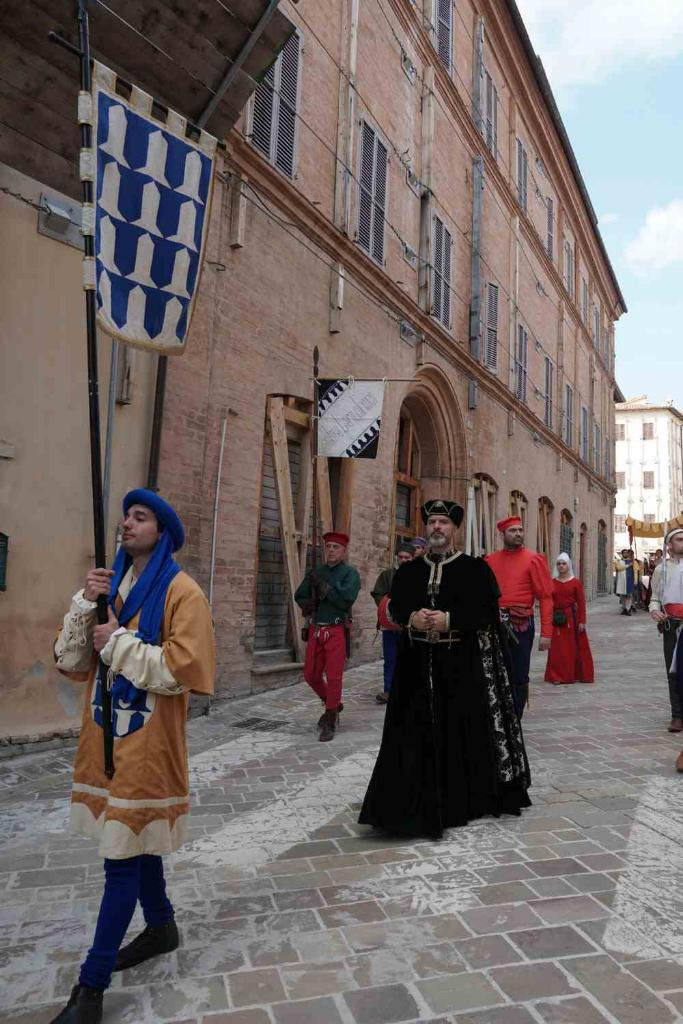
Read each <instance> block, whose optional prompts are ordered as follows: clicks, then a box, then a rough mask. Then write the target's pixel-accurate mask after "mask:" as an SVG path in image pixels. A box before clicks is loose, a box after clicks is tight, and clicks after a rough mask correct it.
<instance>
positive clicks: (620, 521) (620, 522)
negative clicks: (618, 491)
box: [614, 515, 626, 533]
mask: <svg viewBox="0 0 683 1024" xmlns="http://www.w3.org/2000/svg"><path fill="white" fill-rule="evenodd" d="M614 532H615V533H626V516H618V515H615V517H614Z"/></svg>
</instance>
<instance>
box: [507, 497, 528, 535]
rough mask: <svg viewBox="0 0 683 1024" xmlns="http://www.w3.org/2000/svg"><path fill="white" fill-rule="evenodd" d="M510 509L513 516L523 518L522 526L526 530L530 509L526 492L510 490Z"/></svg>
mask: <svg viewBox="0 0 683 1024" xmlns="http://www.w3.org/2000/svg"><path fill="white" fill-rule="evenodd" d="M508 509H509V512H510V515H511V516H519V518H520V519H521V520H522V526H523V527H524V529H525V530H526V528H527V518H528V517H527V512H528V511H529V502H528V501H527V497H526V495H525V494H522V492H521V491H510V500H509V503H508Z"/></svg>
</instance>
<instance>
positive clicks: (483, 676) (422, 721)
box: [359, 499, 531, 838]
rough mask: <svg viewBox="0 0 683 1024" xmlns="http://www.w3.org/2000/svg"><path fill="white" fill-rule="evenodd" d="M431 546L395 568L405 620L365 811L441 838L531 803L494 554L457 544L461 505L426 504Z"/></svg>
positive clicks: (395, 613) (393, 610)
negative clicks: (490, 557) (477, 553)
mask: <svg viewBox="0 0 683 1024" xmlns="http://www.w3.org/2000/svg"><path fill="white" fill-rule="evenodd" d="M421 511H422V519H423V522H424V523H425V526H426V534H427V542H428V549H427V553H426V555H425V556H424V558H418V559H415V560H414V561H412V562H407V563H406V564H405V565H402V566H401V567H400V568H399V569H398V571H397V573H396V576H395V577H394V581H393V585H392V588H391V598H390V601H389V604H388V609H387V612H388V616H389V618H390V620H391V621H393V622H394V623H395V624H397V625H400V626H401V627H402V628H403V632H402V633H401V637H400V646H399V654H398V664H397V668H396V675H395V677H394V683H393V686H392V690H391V694H390V697H389V703H388V705H387V712H386V718H385V721H384V733H383V736H382V745H381V747H380V751H379V754H378V757H377V762H376V764H375V768H374V771H373V773H372V778H371V780H370V785H369V786H368V791H367V793H366V795H365V800H364V801H363V806H362V808H361V813H360V818H359V821H360V822H361V824H366V825H375V826H378V827H380V828H383V829H385V830H386V831H388V832H392V833H394V834H397V835H416V836H417V835H426V836H430V837H435V838H436V837H440V836H441V834H442V832H443V829H444V828H449V827H451V826H454V825H466V824H467V822H468V821H471V820H472V819H474V818H480V817H482V816H483V815H485V814H493V815H496V816H498V815H500V814H516V815H519V814H520V811H521V808H523V807H529V806H530V805H531V801H530V800H529V797H528V795H527V788H528V786H529V784H530V778H529V766H528V762H527V758H526V752H525V749H524V740H523V738H522V731H521V727H520V724H519V719H518V717H517V713H516V712H515V708H514V704H513V700H512V691H511V687H510V682H509V679H508V670H507V668H506V663H505V655H504V649H503V643H502V641H501V636H500V629H501V626H500V616H499V612H498V596H499V590H498V585H497V583H496V579H495V576H494V575H493V573H492V571H491V569H490V568H489V567H488V565H487V564H486V562H484V561H483V559H480V558H472V557H470V556H469V555H465V554H462V553H461V552H458V551H457V550H456V549H455V533H456V530H457V527H458V526H460V524H461V522H462V518H463V510H462V508H461V507H460V506H459V505H457V504H456V503H455V502H452V501H444V500H441V499H436V500H433V501H428V502H427V503H426V504H425V505H423V506H422V510H421Z"/></svg>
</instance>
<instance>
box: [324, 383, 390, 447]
mask: <svg viewBox="0 0 683 1024" xmlns="http://www.w3.org/2000/svg"><path fill="white" fill-rule="evenodd" d="M385 386H386V384H385V382H384V381H382V380H370V381H356V380H354V379H353V378H352V377H351V378H349V379H348V380H344V379H335V380H321V381H320V382H319V392H318V395H319V397H318V455H320V456H322V457H325V458H342V459H375V458H377V448H378V446H379V431H380V424H381V421H382V405H383V404H384V389H385Z"/></svg>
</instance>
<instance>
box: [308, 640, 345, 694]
mask: <svg viewBox="0 0 683 1024" xmlns="http://www.w3.org/2000/svg"><path fill="white" fill-rule="evenodd" d="M345 662H346V638H345V636H344V627H343V626H311V633H310V636H309V638H308V643H307V645H306V660H305V662H304V679H305V680H306V682H307V683H308V685H309V686H310V687H311V689H313V690H314V691H315V692H316V693H317V694H318V696H319V697H320V698H321V700H324V701H325V707H326V708H330V709H331V710H332V711H336V710H337V708H338V707H339V705H340V703H341V695H342V676H343V674H344V664H345Z"/></svg>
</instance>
